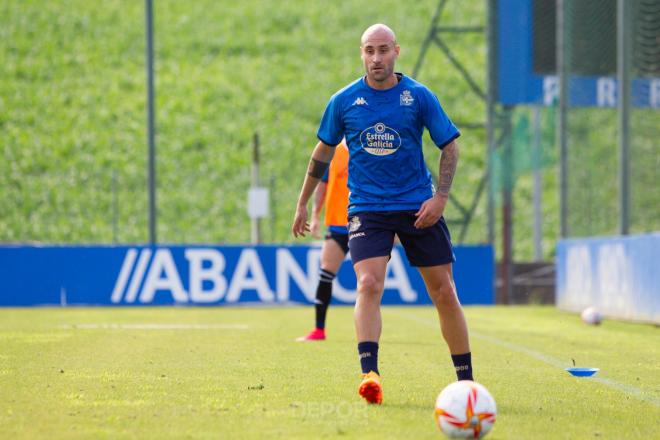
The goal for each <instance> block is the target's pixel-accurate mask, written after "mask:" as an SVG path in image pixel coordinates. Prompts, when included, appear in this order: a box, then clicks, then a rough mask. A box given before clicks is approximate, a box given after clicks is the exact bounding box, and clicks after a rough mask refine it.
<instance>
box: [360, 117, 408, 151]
mask: <svg viewBox="0 0 660 440" xmlns="http://www.w3.org/2000/svg"><path fill="white" fill-rule="evenodd" d="M360 143H361V144H362V148H364V149H365V150H366V151H367V153H370V154H373V155H375V156H387V155H389V154H392V153H395V152H396V150H398V149H399V147H400V146H401V136H399V133H397V131H396V130H395V129H393V128H390V127H388V126H387V125H385V124H383V123H382V122H379V123H377V124H375V125H373V126H371V127H368V128H365V129H364V130H363V131H362V133H360Z"/></svg>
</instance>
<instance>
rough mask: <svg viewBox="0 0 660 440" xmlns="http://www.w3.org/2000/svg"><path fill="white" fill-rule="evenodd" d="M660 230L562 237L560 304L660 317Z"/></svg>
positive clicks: (637, 317) (608, 313) (614, 313)
mask: <svg viewBox="0 0 660 440" xmlns="http://www.w3.org/2000/svg"><path fill="white" fill-rule="evenodd" d="M659 262H660V233H655V234H645V235H638V236H630V237H611V238H585V239H571V240H561V241H560V242H559V243H558V244H557V297H556V301H557V306H558V307H559V308H561V309H563V310H568V311H573V312H580V311H582V310H583V309H585V308H587V307H595V308H597V309H598V310H599V311H600V312H602V313H603V314H605V315H606V316H611V317H615V318H621V319H630V320H635V321H645V322H654V323H660V263H659Z"/></svg>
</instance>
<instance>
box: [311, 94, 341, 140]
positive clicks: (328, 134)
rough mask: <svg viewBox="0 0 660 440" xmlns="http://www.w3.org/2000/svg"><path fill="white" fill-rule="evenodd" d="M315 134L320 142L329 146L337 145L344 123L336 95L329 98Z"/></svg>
mask: <svg viewBox="0 0 660 440" xmlns="http://www.w3.org/2000/svg"><path fill="white" fill-rule="evenodd" d="M316 136H317V137H318V138H319V140H320V141H321V142H323V143H324V144H327V145H331V146H333V147H334V146H337V145H338V144H339V143H340V142H341V140H342V138H343V137H344V124H343V122H342V118H341V106H340V99H339V98H338V96H337V95H334V96H333V97H332V98H330V101H329V102H328V105H327V106H326V108H325V112H323V118H321V125H320V126H319V131H318V132H317V133H316Z"/></svg>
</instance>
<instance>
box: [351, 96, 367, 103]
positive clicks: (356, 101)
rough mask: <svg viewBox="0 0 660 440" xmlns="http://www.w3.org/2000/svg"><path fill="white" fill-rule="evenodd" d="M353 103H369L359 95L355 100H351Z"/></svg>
mask: <svg viewBox="0 0 660 440" xmlns="http://www.w3.org/2000/svg"><path fill="white" fill-rule="evenodd" d="M353 105H369V103H368V102H367V100H366V99H364V98H363V97H362V96H360V97H358V98H357V99H356V100H355V101H353Z"/></svg>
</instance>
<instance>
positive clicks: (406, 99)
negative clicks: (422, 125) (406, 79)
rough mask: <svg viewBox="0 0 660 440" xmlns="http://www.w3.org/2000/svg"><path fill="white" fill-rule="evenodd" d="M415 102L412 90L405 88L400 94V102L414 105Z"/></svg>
mask: <svg viewBox="0 0 660 440" xmlns="http://www.w3.org/2000/svg"><path fill="white" fill-rule="evenodd" d="M413 102H415V98H413V97H412V95H411V94H410V90H404V91H403V93H401V95H399V104H401V105H412V104H413Z"/></svg>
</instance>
